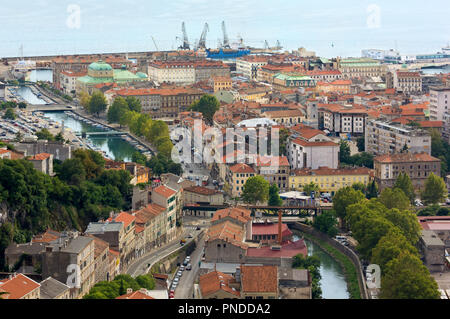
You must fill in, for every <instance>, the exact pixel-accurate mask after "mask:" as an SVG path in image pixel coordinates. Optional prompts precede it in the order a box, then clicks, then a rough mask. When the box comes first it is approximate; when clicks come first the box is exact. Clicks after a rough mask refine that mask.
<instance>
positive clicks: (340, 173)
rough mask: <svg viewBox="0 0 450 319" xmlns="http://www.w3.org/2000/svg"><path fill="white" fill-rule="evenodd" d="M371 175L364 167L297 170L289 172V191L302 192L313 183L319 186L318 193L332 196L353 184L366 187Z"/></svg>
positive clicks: (370, 171)
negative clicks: (360, 184)
mask: <svg viewBox="0 0 450 319" xmlns="http://www.w3.org/2000/svg"><path fill="white" fill-rule="evenodd" d="M371 175H372V170H371V169H368V168H365V167H358V168H341V169H338V168H336V169H332V168H328V167H320V168H318V169H299V170H294V171H292V172H291V176H289V189H290V190H292V191H300V192H302V191H303V188H304V186H305V185H308V184H310V183H314V184H317V185H318V186H319V188H320V192H322V193H330V194H331V195H334V194H335V193H336V192H337V191H338V190H339V189H341V188H343V187H347V186H352V185H353V184H355V183H363V184H365V185H367V184H368V183H369V181H370V178H371Z"/></svg>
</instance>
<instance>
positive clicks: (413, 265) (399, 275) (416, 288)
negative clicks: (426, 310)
mask: <svg viewBox="0 0 450 319" xmlns="http://www.w3.org/2000/svg"><path fill="white" fill-rule="evenodd" d="M383 273H384V275H383V276H382V278H381V293H380V297H381V298H383V299H439V297H440V294H439V291H438V285H437V283H436V281H435V280H434V278H433V277H432V276H431V275H430V273H429V271H428V269H427V268H426V267H425V266H424V265H423V263H422V261H421V260H420V259H419V257H418V256H416V255H414V254H411V253H409V252H407V251H406V252H402V253H401V254H400V256H398V257H397V258H394V259H392V260H391V261H389V262H388V263H387V265H386V267H385V271H384V272H383Z"/></svg>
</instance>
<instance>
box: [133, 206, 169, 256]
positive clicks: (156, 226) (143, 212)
mask: <svg viewBox="0 0 450 319" xmlns="http://www.w3.org/2000/svg"><path fill="white" fill-rule="evenodd" d="M135 216H136V226H139V227H141V228H143V229H144V241H145V248H144V249H145V250H144V251H145V252H147V251H150V250H151V249H153V248H155V247H158V246H160V245H161V244H163V243H164V242H165V238H166V231H167V210H166V208H164V207H162V206H159V205H157V204H154V203H151V204H148V205H147V206H145V207H144V208H142V209H140V210H138V211H136V212H135Z"/></svg>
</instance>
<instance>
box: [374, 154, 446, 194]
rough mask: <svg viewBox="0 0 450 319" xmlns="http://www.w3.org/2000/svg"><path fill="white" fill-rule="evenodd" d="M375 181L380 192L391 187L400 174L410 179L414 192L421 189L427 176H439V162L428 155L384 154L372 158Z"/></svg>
mask: <svg viewBox="0 0 450 319" xmlns="http://www.w3.org/2000/svg"><path fill="white" fill-rule="evenodd" d="M374 169H375V181H376V182H377V184H378V186H379V188H380V190H383V189H385V188H387V187H393V186H394V184H395V181H396V180H397V178H398V175H399V174H400V173H406V174H408V175H409V177H410V178H411V182H412V184H413V187H414V189H415V190H417V191H420V190H422V189H423V187H424V184H425V181H426V179H427V178H428V176H430V175H431V173H434V174H435V175H437V176H440V174H441V160H440V159H438V158H435V157H433V156H431V155H429V154H428V153H414V154H412V153H402V154H385V155H380V156H377V157H375V158H374Z"/></svg>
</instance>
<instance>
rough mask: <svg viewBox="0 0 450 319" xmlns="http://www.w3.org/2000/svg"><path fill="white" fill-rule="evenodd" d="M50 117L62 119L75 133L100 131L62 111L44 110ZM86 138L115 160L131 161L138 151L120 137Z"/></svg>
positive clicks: (59, 121)
mask: <svg viewBox="0 0 450 319" xmlns="http://www.w3.org/2000/svg"><path fill="white" fill-rule="evenodd" d="M44 113H45V115H46V116H47V117H49V118H50V119H52V120H54V121H56V122H58V123H61V124H62V122H63V121H64V127H66V128H70V129H71V130H72V131H73V132H75V133H83V132H101V131H103V130H102V129H101V128H98V127H95V126H93V125H90V124H87V123H84V122H82V121H80V120H76V119H74V118H72V117H70V116H69V115H67V114H65V113H64V112H44ZM87 139H88V140H89V141H90V142H92V144H93V145H95V146H96V147H98V148H100V149H101V150H102V151H105V152H106V154H107V155H108V157H109V158H111V159H113V160H115V161H125V162H131V159H132V156H133V153H134V152H136V151H138V150H137V149H136V148H135V147H134V146H133V145H131V144H130V143H128V142H127V141H125V140H123V139H122V138H120V137H112V136H110V137H90V136H88V137H87Z"/></svg>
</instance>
